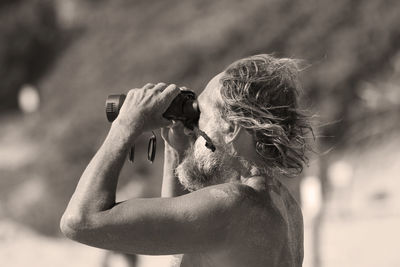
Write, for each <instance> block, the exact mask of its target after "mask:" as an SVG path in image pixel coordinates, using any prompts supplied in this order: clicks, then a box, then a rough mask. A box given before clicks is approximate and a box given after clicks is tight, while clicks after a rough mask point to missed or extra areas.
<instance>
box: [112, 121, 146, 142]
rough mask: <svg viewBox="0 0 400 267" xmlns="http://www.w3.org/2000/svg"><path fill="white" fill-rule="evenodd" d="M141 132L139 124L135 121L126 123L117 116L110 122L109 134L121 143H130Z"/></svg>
mask: <svg viewBox="0 0 400 267" xmlns="http://www.w3.org/2000/svg"><path fill="white" fill-rule="evenodd" d="M141 133H142V129H141V124H140V123H135V124H132V125H127V124H125V123H123V122H121V121H120V120H118V118H117V119H116V120H115V121H114V122H113V123H112V124H111V128H110V132H109V136H110V137H111V138H113V139H117V140H118V141H120V142H122V143H125V144H126V143H129V144H132V143H133V142H134V140H135V139H136V138H137V137H138V136H139V135H140V134H141Z"/></svg>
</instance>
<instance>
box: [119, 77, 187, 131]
mask: <svg viewBox="0 0 400 267" xmlns="http://www.w3.org/2000/svg"><path fill="white" fill-rule="evenodd" d="M179 93H180V90H179V88H177V87H176V85H174V84H170V85H168V86H167V85H166V84H165V83H158V84H157V85H154V84H151V83H148V84H146V85H145V86H143V87H142V88H138V89H131V90H130V91H129V92H128V94H127V96H126V99H125V102H124V104H123V105H122V108H121V110H120V113H119V115H118V117H117V119H116V120H115V122H116V123H115V124H114V123H113V126H114V125H118V126H114V127H123V128H124V129H125V130H127V131H128V134H132V133H133V132H136V133H138V132H140V133H141V132H145V131H151V130H154V129H158V128H161V127H165V126H167V125H169V124H170V123H171V122H170V121H168V120H167V119H165V118H164V117H163V116H162V114H163V113H164V112H165V111H166V110H167V109H168V107H169V105H170V104H171V102H172V100H173V99H174V98H175V97H176V96H177V95H178V94H179Z"/></svg>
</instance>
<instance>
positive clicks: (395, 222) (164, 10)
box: [0, 0, 400, 267]
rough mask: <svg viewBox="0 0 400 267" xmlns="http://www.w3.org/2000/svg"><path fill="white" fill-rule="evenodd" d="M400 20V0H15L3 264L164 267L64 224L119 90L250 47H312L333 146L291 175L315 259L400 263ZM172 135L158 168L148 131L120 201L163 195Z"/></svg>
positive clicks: (322, 146)
mask: <svg viewBox="0 0 400 267" xmlns="http://www.w3.org/2000/svg"><path fill="white" fill-rule="evenodd" d="M399 25H400V2H399V1H393V0H380V1H378V0H364V1H360V0H336V1H330V0H301V1H300V0H295V1H294V0H264V1H262V0H247V1H239V0H236V1H233V0H231V1H229V0H218V1H209V0H202V1H195V0H186V1H180V0H169V1H144V0H130V1H129V0H114V1H104V0H103V1H100V0H80V1H78V0H8V1H6V0H3V1H1V2H0V40H1V42H0V81H1V82H0V111H1V112H0V264H1V265H2V266H44V267H46V266H85V267H91V266H139V267H144V266H161V264H162V262H163V261H165V259H164V258H163V257H143V256H139V257H138V258H134V257H126V256H124V255H120V254H117V253H110V252H107V251H105V250H100V249H95V248H90V247H87V246H84V245H80V244H78V243H74V242H72V241H68V240H66V239H65V238H63V237H62V235H61V233H60V231H59V226H58V225H59V219H60V216H61V215H62V213H63V211H64V209H65V207H66V205H67V203H68V200H69V198H70V196H71V195H72V193H73V190H74V188H75V186H76V183H77V181H78V179H79V177H80V174H81V173H82V171H83V170H84V168H85V166H86V165H87V164H88V162H89V160H90V158H91V157H92V156H93V155H94V153H95V152H96V150H97V149H98V147H99V146H100V144H101V142H102V141H103V139H104V137H105V135H106V133H107V131H108V129H109V123H108V122H107V120H106V118H105V112H104V101H105V99H106V97H107V95H108V94H112V93H126V92H127V90H128V89H130V88H133V87H139V86H143V85H144V84H145V83H147V82H161V81H162V82H167V83H176V84H177V85H182V86H183V85H184V86H187V87H188V88H191V89H192V90H194V91H197V92H199V91H201V90H202V89H203V88H204V86H205V85H206V84H207V82H208V80H209V79H211V78H212V77H213V76H214V75H215V74H216V73H218V72H220V71H222V70H223V69H224V67H225V66H227V65H228V64H229V63H231V62H233V61H234V60H236V59H239V58H242V57H245V56H249V55H253V54H258V53H274V54H275V55H276V56H280V57H282V56H284V57H295V58H299V59H303V60H304V62H305V65H306V66H307V67H306V68H305V69H304V70H303V71H302V83H303V87H304V94H303V102H304V105H305V107H306V109H307V110H309V111H310V112H312V113H313V114H315V115H316V122H315V126H316V136H317V137H318V138H317V140H316V142H315V143H316V146H317V147H318V149H317V150H318V151H320V152H319V153H317V154H315V155H311V159H310V164H309V165H310V166H309V167H308V168H306V169H305V171H304V173H303V175H302V177H299V178H296V179H294V180H290V181H288V184H289V187H290V188H291V190H292V192H293V194H294V195H295V196H296V197H297V199H298V200H299V201H300V202H301V204H302V208H303V213H304V220H305V260H304V266H306V267H320V266H321V267H330V266H332V267H333V266H341V267H345V266H363V267H368V266H385V267H391V266H393V267H394V266H400V256H399V254H398V248H399V247H398V242H397V241H398V240H399V239H400V230H399V227H398V226H399V225H400V180H399V174H400V140H399V136H400V27H399ZM157 135H158V140H159V149H158V153H157V157H156V160H155V162H154V163H153V165H151V164H150V163H148V162H147V160H146V157H147V156H146V153H147V151H146V150H147V139H148V136H145V135H144V136H143V137H142V138H141V139H140V141H139V142H138V143H137V144H136V157H135V164H126V165H125V167H124V169H123V171H122V176H121V181H120V184H119V191H118V198H119V199H124V198H129V197H135V196H141V197H155V196H159V195H160V185H161V179H160V177H161V174H162V155H163V147H162V141H161V138H160V135H159V133H157ZM133 177H134V178H133ZM135 262H136V263H135Z"/></svg>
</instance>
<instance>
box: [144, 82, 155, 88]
mask: <svg viewBox="0 0 400 267" xmlns="http://www.w3.org/2000/svg"><path fill="white" fill-rule="evenodd" d="M153 87H154V83H147V84H146V85H145V86H143V89H150V88H153Z"/></svg>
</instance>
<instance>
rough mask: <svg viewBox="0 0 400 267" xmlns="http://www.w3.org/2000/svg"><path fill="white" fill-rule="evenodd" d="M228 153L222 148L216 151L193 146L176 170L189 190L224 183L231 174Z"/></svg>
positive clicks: (181, 181)
mask: <svg viewBox="0 0 400 267" xmlns="http://www.w3.org/2000/svg"><path fill="white" fill-rule="evenodd" d="M228 166H230V164H229V158H228V155H227V154H226V153H224V152H222V151H220V150H216V151H215V152H211V151H209V150H208V149H207V148H205V147H204V148H203V147H200V148H198V149H197V150H196V151H195V147H194V146H193V147H191V148H190V149H189V150H188V151H187V153H186V157H185V158H184V160H183V161H182V163H181V164H179V166H178V167H177V168H176V170H175V172H176V175H177V176H178V179H179V181H180V183H181V184H182V185H183V186H184V187H185V189H187V190H189V191H195V190H199V189H201V188H204V187H206V186H210V185H216V184H221V183H224V182H225V181H226V180H228V179H227V178H229V176H230V175H231V171H227V170H228V169H229V168H227V167H228Z"/></svg>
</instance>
